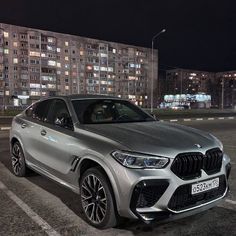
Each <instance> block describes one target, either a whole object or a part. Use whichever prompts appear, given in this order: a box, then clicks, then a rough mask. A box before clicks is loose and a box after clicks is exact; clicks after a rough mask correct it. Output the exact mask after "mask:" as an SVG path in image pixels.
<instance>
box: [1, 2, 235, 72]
mask: <svg viewBox="0 0 236 236" xmlns="http://www.w3.org/2000/svg"><path fill="white" fill-rule="evenodd" d="M0 7H1V8H0V9H1V10H0V21H1V22H2V23H9V24H16V25H22V26H27V27H33V28H39V29H45V30H51V31H56V32H62V33H68V34H74V35H79V36H86V37H91V38H98V39H104V40H108V41H114V42H121V43H127V44H133V45H137V46H144V47H151V38H152V36H153V35H155V34H156V33H158V32H159V31H160V30H162V29H163V28H166V30H167V31H166V33H164V34H162V35H161V36H160V37H159V38H158V39H157V41H156V43H155V47H158V49H159V56H160V69H161V70H162V69H166V68H168V69H171V68H174V67H181V68H187V69H199V70H207V71H225V70H236V1H234V0H231V1H230V0H221V1H219V0H211V1H210V0H162V1H160V0H142V1H141V0H94V1H89V0H84V1H80V0H74V1H73V0H63V1H61V0H47V1H45V0H38V1H35V0H5V1H3V0H2V1H1V5H0Z"/></svg>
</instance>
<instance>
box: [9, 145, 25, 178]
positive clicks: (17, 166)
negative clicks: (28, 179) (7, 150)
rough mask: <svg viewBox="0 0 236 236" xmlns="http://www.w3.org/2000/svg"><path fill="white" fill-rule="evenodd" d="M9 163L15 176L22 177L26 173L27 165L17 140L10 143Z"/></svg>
mask: <svg viewBox="0 0 236 236" xmlns="http://www.w3.org/2000/svg"><path fill="white" fill-rule="evenodd" d="M11 164H12V170H13V173H14V174H15V175H16V176H19V177H23V176H25V175H26V171H27V167H26V164H25V157H24V153H23V150H22V147H21V145H20V143H19V142H18V141H16V142H15V143H14V144H13V145H12V154H11Z"/></svg>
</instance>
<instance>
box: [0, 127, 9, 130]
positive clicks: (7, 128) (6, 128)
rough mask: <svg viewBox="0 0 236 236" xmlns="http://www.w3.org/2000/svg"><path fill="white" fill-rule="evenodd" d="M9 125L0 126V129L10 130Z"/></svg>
mask: <svg viewBox="0 0 236 236" xmlns="http://www.w3.org/2000/svg"><path fill="white" fill-rule="evenodd" d="M10 129H11V127H0V130H10Z"/></svg>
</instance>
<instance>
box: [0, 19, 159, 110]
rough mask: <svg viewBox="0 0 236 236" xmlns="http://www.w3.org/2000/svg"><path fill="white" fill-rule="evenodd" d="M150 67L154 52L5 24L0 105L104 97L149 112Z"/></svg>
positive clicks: (0, 35)
mask: <svg viewBox="0 0 236 236" xmlns="http://www.w3.org/2000/svg"><path fill="white" fill-rule="evenodd" d="M153 63H154V86H153V89H154V104H156V102H157V101H156V97H155V94H156V93H155V90H156V78H157V53H156V52H155V53H154V61H153ZM151 65H152V61H151V50H150V49H149V48H143V47H137V46H132V45H126V44H120V43H114V42H107V41H104V40H96V39H91V38H85V37H80V36H74V35H68V34H61V33H55V32H50V31H45V30H39V29H32V28H26V27H20V26H15V25H9V24H3V23H0V105H15V106H17V105H26V104H31V103H32V102H34V101H36V100H38V99H40V98H41V97H45V96H53V95H69V94H104V95H113V96H119V97H121V98H125V99H130V100H132V101H133V102H135V103H136V104H137V105H140V106H142V107H150V99H151V98H150V94H151V89H152V88H151V78H152V77H151V76H152V73H151Z"/></svg>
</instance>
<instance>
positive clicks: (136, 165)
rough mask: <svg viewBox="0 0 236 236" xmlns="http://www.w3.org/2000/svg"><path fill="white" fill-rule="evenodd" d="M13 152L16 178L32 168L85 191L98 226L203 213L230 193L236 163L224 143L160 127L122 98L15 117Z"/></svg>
mask: <svg viewBox="0 0 236 236" xmlns="http://www.w3.org/2000/svg"><path fill="white" fill-rule="evenodd" d="M10 146H11V163H12V168H13V172H14V174H15V175H16V176H25V175H26V174H27V169H28V168H31V169H33V170H35V171H36V172H38V173H40V174H42V175H45V176H47V177H48V178H50V179H52V180H55V181H56V182H58V183H60V184H62V185H63V186H65V187H68V188H70V189H71V190H73V191H74V192H76V193H78V194H79V198H80V201H81V205H82V209H83V212H84V215H85V217H86V220H87V221H88V222H89V223H90V224H91V225H93V226H95V227H98V228H108V227H113V226H115V225H116V224H117V223H118V219H119V217H118V216H122V217H127V218H131V219H141V220H143V221H144V222H150V221H153V220H161V219H165V218H168V217H170V216H173V218H174V217H175V216H177V217H184V216H186V215H190V214H195V213H197V212H200V211H203V210H206V209H209V208H211V207H213V206H214V205H216V204H217V203H218V202H219V201H220V200H221V199H222V198H223V197H225V196H226V193H227V191H228V177H229V172H230V159H229V157H228V156H227V155H226V154H225V153H224V152H223V146H222V143H221V142H220V141H219V140H218V139H217V138H215V137H214V136H213V135H211V134H209V133H206V132H202V131H199V130H196V129H193V128H189V127H185V126H182V125H177V124H172V123H165V122H159V121H157V120H155V119H154V118H153V117H152V116H150V115H149V114H148V113H146V112H144V111H143V110H141V109H140V108H138V107H137V106H135V105H134V104H132V103H130V102H129V101H126V100H122V99H119V98H114V97H107V96H92V95H88V96H85V95H84V96H83V95H76V96H67V97H63V96H62V97H53V98H48V99H44V100H41V101H39V102H36V103H34V104H33V105H31V106H30V107H28V108H27V109H26V110H25V111H23V112H22V113H21V114H19V115H17V116H16V117H15V118H14V119H13V122H12V128H11V132H10Z"/></svg>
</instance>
